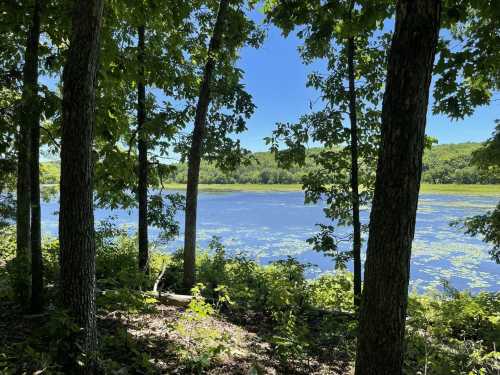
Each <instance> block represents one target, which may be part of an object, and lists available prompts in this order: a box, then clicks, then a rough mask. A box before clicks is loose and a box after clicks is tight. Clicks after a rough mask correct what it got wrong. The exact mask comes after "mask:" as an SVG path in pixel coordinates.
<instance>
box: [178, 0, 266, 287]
mask: <svg viewBox="0 0 500 375" xmlns="http://www.w3.org/2000/svg"><path fill="white" fill-rule="evenodd" d="M245 3H246V2H245V1H242V0H239V1H229V0H228V1H226V0H221V1H220V3H219V7H218V10H217V17H216V20H215V24H214V25H213V32H212V37H211V39H210V43H209V45H208V48H206V47H205V45H204V44H203V45H202V46H198V50H197V51H195V53H194V54H193V55H192V59H193V60H194V61H204V62H205V64H204V67H203V78H202V80H201V86H200V87H199V88H198V90H199V91H198V92H199V94H198V98H197V105H196V109H195V110H194V112H195V116H194V128H193V132H192V133H191V135H190V136H189V137H185V138H184V139H181V140H180V141H179V142H178V144H177V146H176V151H177V152H179V153H180V154H181V155H182V157H183V158H182V160H183V161H184V160H185V159H186V158H187V159H188V173H187V188H186V210H185V211H186V214H185V228H184V229H185V235H184V287H185V288H186V289H188V290H189V289H191V287H192V286H193V285H194V281H195V258H196V211H197V201H198V182H199V174H200V163H201V159H202V158H204V159H205V160H207V161H208V162H213V163H215V165H216V166H217V167H219V168H221V169H223V170H225V171H228V170H234V168H236V166H237V165H239V164H242V163H248V162H249V160H248V155H249V154H250V152H249V151H248V150H245V149H243V148H241V145H240V142H239V140H234V139H233V138H232V137H230V136H229V135H230V133H240V132H243V131H244V130H246V123H245V120H246V119H248V118H249V117H250V116H251V115H252V113H253V111H254V108H255V107H254V105H253V103H252V98H251V96H250V95H249V94H248V93H246V92H245V90H244V85H243V84H242V83H241V79H242V76H243V72H242V70H241V69H239V68H237V67H235V66H234V65H235V61H236V59H237V57H238V56H237V51H238V50H239V48H240V47H242V46H243V45H245V44H247V45H250V46H252V47H258V46H259V44H260V43H261V41H262V38H263V34H262V33H261V32H260V31H259V30H258V28H257V27H256V25H255V23H254V22H253V21H252V20H250V19H249V18H248V17H247V13H246V11H245V9H244V8H243V6H244V4H245ZM248 6H249V7H250V8H252V7H253V6H254V2H252V1H249V2H248ZM212 19H213V18H212Z"/></svg>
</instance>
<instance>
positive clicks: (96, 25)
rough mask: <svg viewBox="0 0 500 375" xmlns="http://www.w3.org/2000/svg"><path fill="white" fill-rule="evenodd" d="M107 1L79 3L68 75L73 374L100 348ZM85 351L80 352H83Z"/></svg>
mask: <svg viewBox="0 0 500 375" xmlns="http://www.w3.org/2000/svg"><path fill="white" fill-rule="evenodd" d="M102 12H103V1H101V0H92V1H85V2H81V1H74V2H73V11H72V31H71V38H70V47H69V50H68V53H67V60H66V64H65V65H64V72H63V103H62V137H61V182H60V213H59V241H60V248H61V253H60V265H61V275H60V279H61V285H60V287H61V294H62V300H63V303H64V306H65V307H66V308H67V310H68V312H69V314H70V316H71V317H72V318H73V319H74V321H75V323H76V324H77V325H78V326H79V327H80V328H81V330H79V331H78V332H77V333H75V337H74V342H73V344H74V346H73V347H72V351H71V354H72V355H71V358H73V359H74V357H75V356H77V355H78V353H80V351H83V353H84V355H85V357H84V363H83V366H79V365H78V364H77V363H76V361H72V362H71V363H69V364H68V365H67V366H68V367H69V369H68V371H71V372H72V373H79V372H80V373H87V374H88V373H92V372H93V366H92V362H93V360H94V358H93V357H94V354H95V350H96V345H97V336H96V316H95V314H96V311H95V309H96V307H95V243H94V214H93V191H92V139H93V123H94V109H95V107H94V105H95V88H96V79H97V66H98V55H99V40H100V29H101V19H102ZM79 348H81V349H79Z"/></svg>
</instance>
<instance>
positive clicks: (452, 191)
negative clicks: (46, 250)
mask: <svg viewBox="0 0 500 375" xmlns="http://www.w3.org/2000/svg"><path fill="white" fill-rule="evenodd" d="M43 187H47V188H50V187H52V188H54V187H57V184H46V185H42V188H43ZM164 189H166V190H185V189H186V184H177V183H169V184H165V185H164ZM198 189H199V190H200V191H205V192H262V193H272V192H294V191H301V190H302V185H301V184H200V185H199V187H198ZM420 193H422V194H443V195H446V194H449V195H482V196H490V197H491V196H493V197H494V196H498V197H500V185H473V184H470V185H467V184H422V185H420Z"/></svg>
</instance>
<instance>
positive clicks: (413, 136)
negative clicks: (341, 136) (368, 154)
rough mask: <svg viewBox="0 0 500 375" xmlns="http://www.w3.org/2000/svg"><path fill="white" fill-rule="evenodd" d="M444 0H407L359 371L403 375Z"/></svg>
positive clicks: (378, 189) (380, 175)
mask: <svg viewBox="0 0 500 375" xmlns="http://www.w3.org/2000/svg"><path fill="white" fill-rule="evenodd" d="M440 8H441V7H440V1H439V0H400V1H399V2H398V4H397V8H396V28H395V32H394V35H393V38H392V45H391V51H390V56H389V63H388V71H387V80H386V91H385V95H384V102H383V107H382V144H381V147H380V153H379V160H378V166H377V179H376V184H375V196H374V199H373V204H372V210H371V217H370V236H369V240H368V249H367V258H366V263H365V277H364V290H363V299H362V303H361V310H360V328H359V339H358V349H357V357H356V374H357V375H364V374H380V375H381V374H384V375H385V374H401V373H402V364H403V353H404V350H403V343H404V333H405V318H406V308H407V303H408V282H409V276H410V255H411V243H412V240H413V236H414V233H415V218H416V211H417V203H418V192H419V187H420V175H421V172H422V152H423V148H424V135H425V124H426V113H427V104H428V98H429V85H430V82H431V76H432V68H433V62H434V55H435V50H436V44H437V40H438V32H439V21H440Z"/></svg>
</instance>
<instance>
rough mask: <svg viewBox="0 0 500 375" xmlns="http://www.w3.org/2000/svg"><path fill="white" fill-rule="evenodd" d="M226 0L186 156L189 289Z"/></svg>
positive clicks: (186, 283) (212, 42) (186, 281)
mask: <svg viewBox="0 0 500 375" xmlns="http://www.w3.org/2000/svg"><path fill="white" fill-rule="evenodd" d="M228 6H229V0H221V1H220V3H219V11H218V12H217V20H216V22H215V26H214V31H213V34H212V38H211V40H210V45H209V47H208V58H207V62H206V64H205V69H204V72H203V81H202V84H201V87H200V95H199V97H198V104H197V106H196V115H195V120H194V129H193V136H192V141H191V148H190V150H189V157H188V175H187V187H186V221H185V226H184V287H185V288H186V289H187V290H190V289H191V288H192V287H193V286H194V283H195V260H196V211H197V205H198V182H199V177H200V162H201V156H202V144H203V141H204V137H205V126H206V124H205V123H206V119H207V112H208V105H209V104H210V82H211V80H212V75H213V71H214V68H215V62H216V61H215V57H214V56H216V55H217V53H218V52H219V50H220V48H221V44H222V33H223V24H224V22H225V18H226V13H227V9H228Z"/></svg>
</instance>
